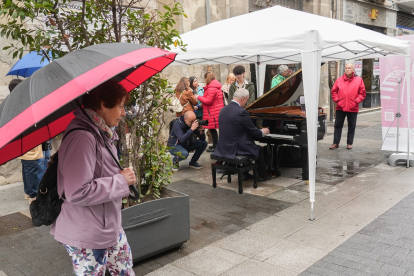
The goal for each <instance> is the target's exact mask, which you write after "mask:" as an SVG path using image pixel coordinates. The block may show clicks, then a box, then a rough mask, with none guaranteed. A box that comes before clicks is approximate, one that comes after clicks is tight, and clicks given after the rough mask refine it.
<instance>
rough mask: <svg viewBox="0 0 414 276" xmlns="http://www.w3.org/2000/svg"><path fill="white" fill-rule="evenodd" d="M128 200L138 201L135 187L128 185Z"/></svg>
mask: <svg viewBox="0 0 414 276" xmlns="http://www.w3.org/2000/svg"><path fill="white" fill-rule="evenodd" d="M128 197H129V198H130V199H132V200H133V201H137V200H138V199H139V192H138V190H137V188H136V187H135V185H129V196H128Z"/></svg>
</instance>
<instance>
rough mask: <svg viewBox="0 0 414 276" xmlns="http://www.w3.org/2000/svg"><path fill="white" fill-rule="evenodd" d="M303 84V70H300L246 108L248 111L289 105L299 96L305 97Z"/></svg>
mask: <svg viewBox="0 0 414 276" xmlns="http://www.w3.org/2000/svg"><path fill="white" fill-rule="evenodd" d="M301 84H302V69H299V70H298V71H296V72H294V73H293V74H292V75H290V76H289V77H287V78H286V79H285V80H284V81H282V82H281V83H279V84H278V85H277V86H275V87H273V88H272V89H270V90H269V91H268V92H266V93H265V94H264V95H262V96H261V97H260V98H258V99H256V100H255V101H254V102H252V103H251V104H250V105H249V106H248V107H246V110H252V109H258V108H268V107H274V106H283V105H287V104H289V103H291V102H293V101H294V100H296V99H297V97H298V96H299V95H303V86H302V85H301ZM299 86H300V87H299ZM298 88H301V89H298ZM295 92H298V93H295ZM293 96H294V97H293Z"/></svg>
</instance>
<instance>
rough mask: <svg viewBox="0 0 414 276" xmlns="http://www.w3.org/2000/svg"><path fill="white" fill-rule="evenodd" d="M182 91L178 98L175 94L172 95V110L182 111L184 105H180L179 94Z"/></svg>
mask: <svg viewBox="0 0 414 276" xmlns="http://www.w3.org/2000/svg"><path fill="white" fill-rule="evenodd" d="M182 95H183V93H181V94H180V98H177V96H174V98H173V99H172V100H171V109H172V111H174V112H177V113H179V112H182V111H183V109H184V107H183V106H182V105H181V101H180V100H181V96H182Z"/></svg>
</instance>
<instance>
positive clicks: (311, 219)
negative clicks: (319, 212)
mask: <svg viewBox="0 0 414 276" xmlns="http://www.w3.org/2000/svg"><path fill="white" fill-rule="evenodd" d="M309 220H310V221H314V220H315V217H314V214H313V202H311V217H310V219H309Z"/></svg>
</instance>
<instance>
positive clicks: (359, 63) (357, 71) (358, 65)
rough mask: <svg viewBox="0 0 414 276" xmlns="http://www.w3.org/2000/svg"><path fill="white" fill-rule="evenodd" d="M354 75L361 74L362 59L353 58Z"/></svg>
mask: <svg viewBox="0 0 414 276" xmlns="http://www.w3.org/2000/svg"><path fill="white" fill-rule="evenodd" d="M354 68H355V75H357V76H362V60H355V64H354Z"/></svg>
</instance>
